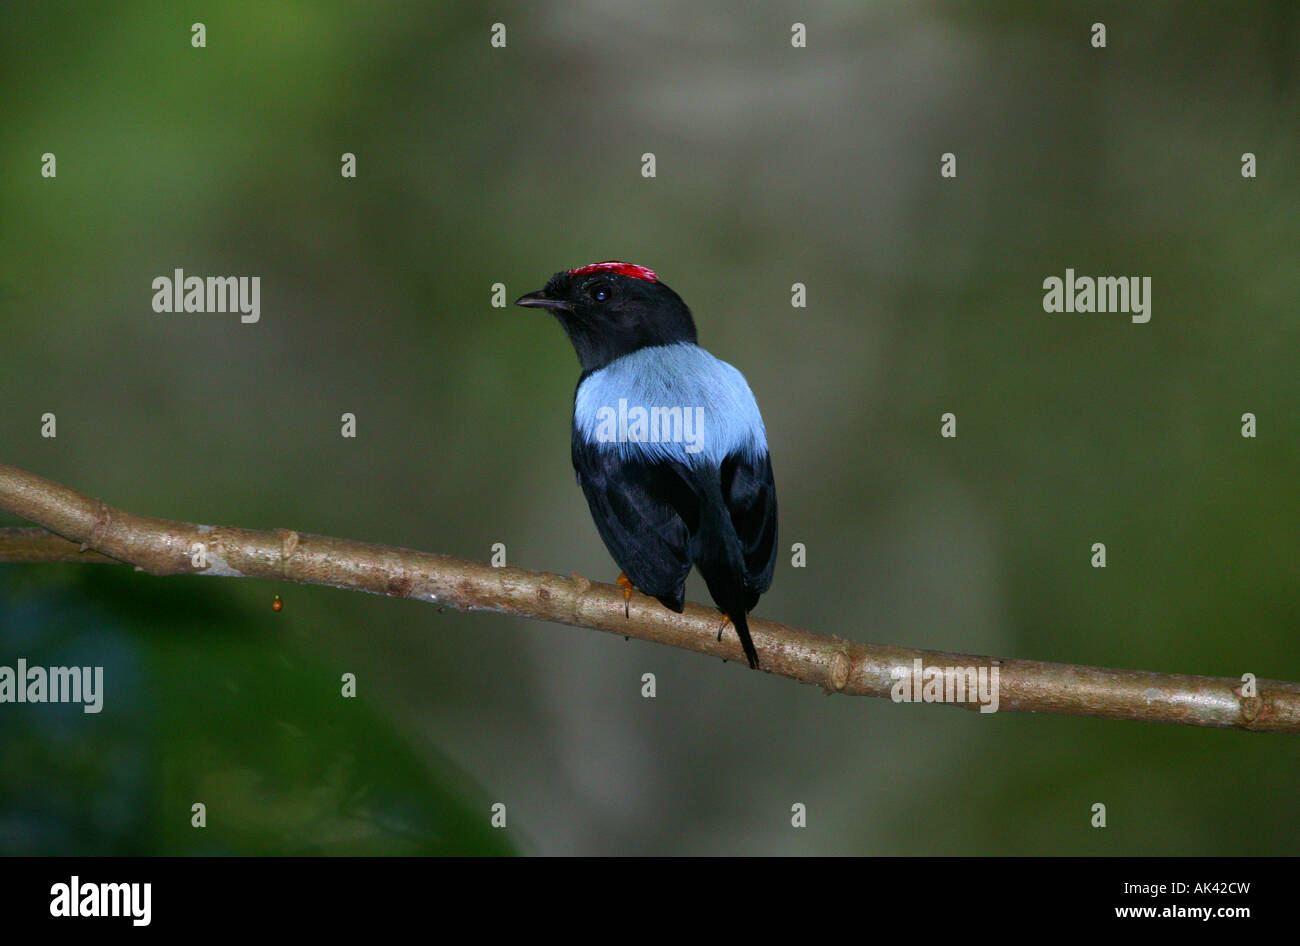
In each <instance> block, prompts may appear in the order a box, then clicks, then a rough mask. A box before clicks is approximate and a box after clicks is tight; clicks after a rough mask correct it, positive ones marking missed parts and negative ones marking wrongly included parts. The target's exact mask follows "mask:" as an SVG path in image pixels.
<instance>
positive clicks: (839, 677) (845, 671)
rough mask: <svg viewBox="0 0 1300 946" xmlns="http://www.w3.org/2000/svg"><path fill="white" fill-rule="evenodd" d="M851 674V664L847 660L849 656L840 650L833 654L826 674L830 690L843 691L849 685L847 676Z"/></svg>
mask: <svg viewBox="0 0 1300 946" xmlns="http://www.w3.org/2000/svg"><path fill="white" fill-rule="evenodd" d="M852 672H853V662H852V661H851V660H849V655H848V654H846V653H844V651H842V650H837V651H836V652H835V653H833V654H832V655H831V660H830V666H829V667H828V668H827V673H826V676H827V679H828V680H829V681H830V689H831V690H833V691H836V692H839V691H840V690H843V689H844V688H845V687H846V686H848V685H849V674H851V673H852Z"/></svg>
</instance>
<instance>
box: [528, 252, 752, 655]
mask: <svg viewBox="0 0 1300 946" xmlns="http://www.w3.org/2000/svg"><path fill="white" fill-rule="evenodd" d="M515 304H516V305H520V306H524V307H526V308H537V309H545V310H547V311H549V312H551V313H552V314H553V315H554V316H555V318H556V319H557V320H558V321H559V323H560V325H561V326H562V327H563V329H564V331H565V332H566V333H567V335H568V337H569V341H570V342H571V343H572V344H573V349H574V351H575V352H576V353H577V356H578V364H579V366H580V368H581V374H580V375H579V377H578V385H577V388H576V389H575V390H574V397H573V427H572V434H571V448H572V451H571V452H572V459H573V468H574V471H575V472H576V474H577V479H578V485H579V486H581V487H582V492H583V494H584V495H585V496H586V499H587V505H588V506H589V507H590V509H591V516H592V519H593V520H594V521H595V525H596V531H597V532H598V533H599V534H600V537H601V539H602V541H603V542H604V544H605V547H606V549H608V551H609V554H610V556H611V557H612V558H613V559H614V562H615V563H616V564H617V565H618V567H619V568H620V569H622V572H623V574H622V575H620V576H619V582H618V583H619V585H620V586H621V587H622V588H623V593H624V611H625V613H627V609H628V603H629V602H630V600H631V596H632V590H633V588H635V589H636V590H638V591H640V592H642V593H643V594H646V595H649V596H651V597H653V598H657V599H658V600H659V602H660V603H661V604H663V605H664V606H665V607H667V608H669V609H670V610H672V611H676V612H678V613H681V611H682V610H683V609H684V607H685V604H686V578H687V576H688V575H689V574H690V571H691V568H692V566H694V567H695V568H697V569H698V570H699V573H700V575H701V576H702V577H703V578H704V583H705V585H706V586H707V587H708V589H709V594H710V596H711V597H712V598H713V601H714V603H715V604H716V605H717V606H718V609H719V610H720V611H721V612H722V614H723V620H722V624H721V626H720V627H719V629H718V637H719V640H720V639H721V637H722V633H723V631H724V630H725V629H726V627H727V625H728V623H730V624H731V625H733V626H734V627H735V629H736V634H737V636H738V637H739V639H740V644H741V648H742V650H743V652H744V655H745V659H746V660H747V662H748V663H749V666H750V667H751V668H753V669H759V659H758V652H757V650H756V649H755V647H754V642H753V640H752V638H751V637H750V633H749V622H748V612H750V611H752V610H753V609H754V606H755V605H756V604H757V603H758V599H759V596H760V595H763V594H764V593H766V592H767V590H768V589H769V588H770V587H771V585H772V573H773V570H774V568H775V564H776V548H777V546H776V536H777V514H776V483H775V480H774V477H773V474H772V458H771V455H770V452H769V450H768V443H767V431H766V428H765V427H764V425H763V416H762V414H761V413H760V412H759V409H758V403H757V402H756V401H755V399H754V394H753V392H752V391H751V390H750V388H749V383H748V382H747V381H746V380H745V376H744V375H743V374H741V373H740V371H739V370H737V369H736V368H734V367H732V366H731V365H729V364H727V363H726V362H725V361H722V360H720V359H718V358H716V357H715V356H713V355H712V354H710V353H709V352H708V351H706V350H705V349H703V348H701V347H700V345H699V343H698V339H697V335H696V329H695V320H694V318H693V317H692V316H691V311H690V309H689V308H688V307H687V305H686V303H685V302H684V301H682V298H681V296H679V295H678V294H677V293H676V292H674V291H673V290H672V289H670V288H669V287H668V286H667V285H666V284H665V283H663V282H662V281H661V280H660V279H659V277H658V275H657V274H656V273H655V272H654V270H652V269H649V268H647V267H645V266H638V265H636V264H633V263H626V262H622V261H620V260H605V261H603V262H599V263H590V264H588V265H586V266H579V267H577V268H575V269H568V270H562V271H560V272H558V273H556V274H555V275H554V276H552V277H551V278H550V280H548V281H547V283H546V286H545V288H543V289H541V290H538V291H537V292H530V293H528V294H527V295H524V296H521V297H520V298H519V299H517V300H515Z"/></svg>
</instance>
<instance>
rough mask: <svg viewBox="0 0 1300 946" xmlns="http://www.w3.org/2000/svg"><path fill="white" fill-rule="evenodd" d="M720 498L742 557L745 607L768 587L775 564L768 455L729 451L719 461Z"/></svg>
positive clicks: (773, 485) (773, 507) (773, 494)
mask: <svg viewBox="0 0 1300 946" xmlns="http://www.w3.org/2000/svg"><path fill="white" fill-rule="evenodd" d="M722 498H723V501H724V502H726V504H727V509H728V510H729V511H730V512H731V524H732V525H733V526H734V527H735V529H736V535H737V536H739V538H740V547H741V552H742V554H743V555H744V558H745V609H746V610H747V611H748V610H752V609H753V607H754V605H755V604H757V603H758V596H759V595H761V594H763V592H765V591H767V589H768V588H770V587H772V571H773V569H775V567H776V480H775V479H774V478H773V476H772V457H771V455H770V454H768V453H766V452H764V454H763V456H762V457H761V458H759V459H757V460H755V459H752V458H747V457H745V456H742V455H741V454H738V453H733V454H732V455H731V456H729V457H727V459H726V460H725V461H724V462H723V464H722Z"/></svg>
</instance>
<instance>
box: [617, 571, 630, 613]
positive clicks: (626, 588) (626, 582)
mask: <svg viewBox="0 0 1300 946" xmlns="http://www.w3.org/2000/svg"><path fill="white" fill-rule="evenodd" d="M616 584H617V585H618V586H619V587H620V588H622V589H623V617H625V618H630V617H632V614H631V610H630V609H631V606H632V579H630V578H628V577H627V574H626V573H621V574H620V575H619V576H618V581H617V582H616Z"/></svg>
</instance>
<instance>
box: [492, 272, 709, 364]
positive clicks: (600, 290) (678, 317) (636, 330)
mask: <svg viewBox="0 0 1300 946" xmlns="http://www.w3.org/2000/svg"><path fill="white" fill-rule="evenodd" d="M515 305H522V306H529V307H532V308H539V309H549V310H550V311H551V312H552V313H553V314H554V315H555V317H556V318H557V319H559V320H560V324H561V325H563V326H564V330H565V331H566V332H567V333H568V334H569V341H571V342H573V348H574V351H576V352H577V353H578V361H579V362H580V363H581V365H582V370H583V371H584V372H585V371H595V370H596V369H598V368H603V367H604V366H605V365H607V364H609V363H610V362H611V361H613V360H614V359H615V358H620V357H622V356H623V355H627V354H631V353H632V352H634V351H637V350H638V349H641V348H646V347H648V346H651V345H671V344H673V343H674V342H694V341H695V322H694V320H692V319H691V310H690V309H688V308H686V303H685V302H683V301H682V298H681V296H679V295H677V293H675V292H673V291H672V290H671V289H669V288H668V287H667V286H665V285H664V284H663V283H661V282H660V281H659V278H658V277H657V276H655V274H654V272H653V271H652V270H649V269H646V268H645V267H644V266H635V265H633V264H632V263H620V262H617V261H614V260H611V261H609V262H605V263H592V264H591V265H590V266H582V267H579V268H578V269H570V270H565V271H563V272H558V273H556V274H555V275H554V276H552V277H551V280H550V282H548V283H547V284H546V288H545V289H543V290H541V291H540V292H530V293H529V294H528V295H526V296H521V297H520V298H518V299H516V300H515Z"/></svg>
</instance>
